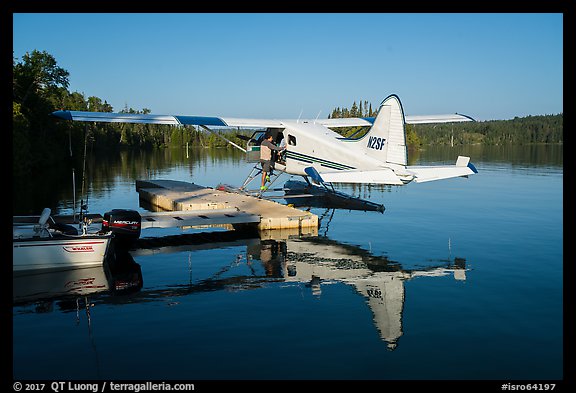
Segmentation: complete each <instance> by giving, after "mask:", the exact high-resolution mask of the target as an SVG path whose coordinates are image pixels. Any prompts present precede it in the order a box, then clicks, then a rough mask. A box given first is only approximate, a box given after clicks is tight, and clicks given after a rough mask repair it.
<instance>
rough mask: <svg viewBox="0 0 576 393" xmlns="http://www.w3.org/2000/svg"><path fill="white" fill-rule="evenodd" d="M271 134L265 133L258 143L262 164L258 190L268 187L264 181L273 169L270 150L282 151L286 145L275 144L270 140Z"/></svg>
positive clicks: (268, 177) (271, 138)
mask: <svg viewBox="0 0 576 393" xmlns="http://www.w3.org/2000/svg"><path fill="white" fill-rule="evenodd" d="M273 139H274V138H273V137H272V134H270V133H268V134H266V137H265V138H264V140H263V141H262V143H261V144H260V164H261V165H262V184H261V186H260V191H265V190H266V189H267V188H268V187H267V186H266V182H267V181H270V176H269V174H272V170H273V169H274V162H273V161H272V150H276V151H284V150H285V149H286V147H285V146H284V147H278V146H276V145H275V144H274V143H273V142H272V140H273Z"/></svg>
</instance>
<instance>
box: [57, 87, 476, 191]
mask: <svg viewBox="0 0 576 393" xmlns="http://www.w3.org/2000/svg"><path fill="white" fill-rule="evenodd" d="M52 115H53V116H55V117H58V118H61V119H66V120H72V121H83V122H111V123H116V122H118V123H150V124H167V125H174V126H188V125H196V126H200V127H201V128H202V129H204V130H206V131H209V132H212V133H214V134H215V135H217V136H219V137H222V136H220V134H218V133H217V132H216V131H215V130H213V129H212V128H210V127H228V128H238V129H240V128H250V129H256V128H259V129H265V130H264V131H257V132H255V133H254V134H253V135H252V137H251V138H249V139H248V141H247V144H246V148H243V147H241V146H238V145H237V144H235V143H233V142H232V141H229V140H227V142H229V143H230V144H232V145H233V146H235V147H236V148H238V149H240V150H242V151H243V152H245V153H246V154H247V158H248V159H249V161H256V162H257V161H258V157H259V150H260V143H261V142H262V140H263V138H264V135H265V134H272V136H273V137H274V142H276V144H285V146H286V150H285V151H284V152H283V154H281V155H278V158H277V159H276V162H275V173H276V175H277V176H279V175H281V174H283V173H287V174H291V175H299V176H302V177H304V179H305V180H306V182H307V183H308V184H310V180H311V181H312V183H313V184H315V185H322V186H324V188H326V189H327V190H328V188H327V187H326V185H329V186H331V185H332V184H333V183H362V184H383V185H394V186H402V185H405V184H408V183H410V182H415V183H422V182H428V181H434V180H441V179H448V178H454V177H468V176H469V175H472V174H475V173H477V172H478V171H477V170H476V168H475V167H474V165H473V164H472V163H471V162H470V158H469V157H464V156H459V157H458V158H457V160H456V163H455V164H453V165H435V166H409V165H408V151H407V144H406V128H405V125H406V124H427V123H428V124H429V123H451V122H467V121H474V119H472V118H471V117H469V116H466V115H461V114H450V115H432V116H404V110H403V108H402V104H401V102H400V99H399V97H398V96H397V95H395V94H392V95H390V96H388V97H387V98H386V99H385V100H384V101H382V103H381V105H380V108H379V109H378V113H377V115H376V117H364V118H331V119H314V120H301V119H298V120H273V119H245V118H228V117H207V116H180V115H153V114H127V113H105V112H85V111H55V112H53V113H52ZM340 127H370V128H369V130H368V132H366V133H364V134H363V135H362V136H360V137H357V138H355V137H354V136H352V137H343V136H342V135H340V134H338V133H337V132H335V131H333V130H332V128H340ZM254 170H258V169H257V166H255V169H254ZM254 170H253V172H252V173H251V174H250V175H249V176H248V177H247V179H246V181H245V182H244V184H243V185H242V186H241V187H240V190H243V189H245V188H246V187H247V185H248V184H249V183H250V182H251V181H252V180H253V179H254V178H256V177H257V176H258V173H254ZM332 189H333V187H332Z"/></svg>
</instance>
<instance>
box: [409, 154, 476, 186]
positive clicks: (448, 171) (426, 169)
mask: <svg viewBox="0 0 576 393" xmlns="http://www.w3.org/2000/svg"><path fill="white" fill-rule="evenodd" d="M406 169H407V170H408V171H409V172H410V173H412V174H413V175H414V182H416V183H424V182H428V181H434V180H442V179H450V178H452V177H467V176H469V175H473V174H475V173H478V170H477V169H476V167H474V165H473V164H472V163H471V162H470V157H465V156H458V159H457V160H456V164H455V165H435V166H408V167H406Z"/></svg>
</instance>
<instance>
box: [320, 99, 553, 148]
mask: <svg viewBox="0 0 576 393" xmlns="http://www.w3.org/2000/svg"><path fill="white" fill-rule="evenodd" d="M376 115H377V112H375V111H373V110H372V104H368V102H367V101H360V105H358V104H356V101H354V103H353V104H352V106H351V107H350V108H349V109H348V108H340V107H338V108H335V109H334V110H333V111H332V113H331V115H330V117H331V118H344V117H374V116H376ZM563 119H564V116H563V114H562V113H560V114H556V115H539V116H527V117H515V118H514V119H512V120H490V121H482V122H464V123H439V124H418V125H414V124H407V125H406V139H407V143H408V146H409V147H411V148H417V147H419V146H424V145H469V144H485V145H503V144H516V145H524V144H531V143H563V142H564V137H563V136H564V132H563ZM368 129H369V128H368V127H345V128H340V129H336V131H337V132H339V133H340V134H342V135H343V136H346V137H349V136H352V135H354V137H359V136H362V135H363V133H365V132H367V131H368Z"/></svg>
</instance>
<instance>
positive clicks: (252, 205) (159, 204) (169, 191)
mask: <svg viewBox="0 0 576 393" xmlns="http://www.w3.org/2000/svg"><path fill="white" fill-rule="evenodd" d="M136 190H137V191H138V193H139V194H140V199H141V200H142V201H144V202H146V203H149V204H150V205H152V206H154V207H156V208H159V209H161V210H164V211H183V212H186V211H190V210H195V211H201V210H204V211H207V212H209V211H213V212H214V211H216V210H219V209H235V210H237V211H238V212H239V214H242V215H243V216H245V217H246V218H247V220H248V221H246V222H245V223H246V224H251V223H254V220H253V219H252V218H253V217H254V215H257V216H259V217H260V220H259V222H257V223H256V225H257V227H258V229H260V230H268V229H282V228H298V229H300V230H302V231H303V232H304V233H309V232H310V229H312V230H317V228H318V216H316V215H314V214H312V213H310V212H305V211H301V210H298V209H295V208H293V207H290V206H286V205H282V204H280V203H277V202H273V201H269V200H266V199H259V198H256V197H253V196H249V195H245V194H237V193H232V192H226V191H220V190H216V189H213V188H208V187H203V186H199V185H196V184H193V183H187V182H181V181H175V180H137V181H136ZM206 217H208V218H207V219H205V223H206V224H210V221H209V216H206ZM220 223H222V221H220V222H219V224H220ZM231 223H232V222H231ZM233 224H243V222H241V220H238V219H235V222H233Z"/></svg>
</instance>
